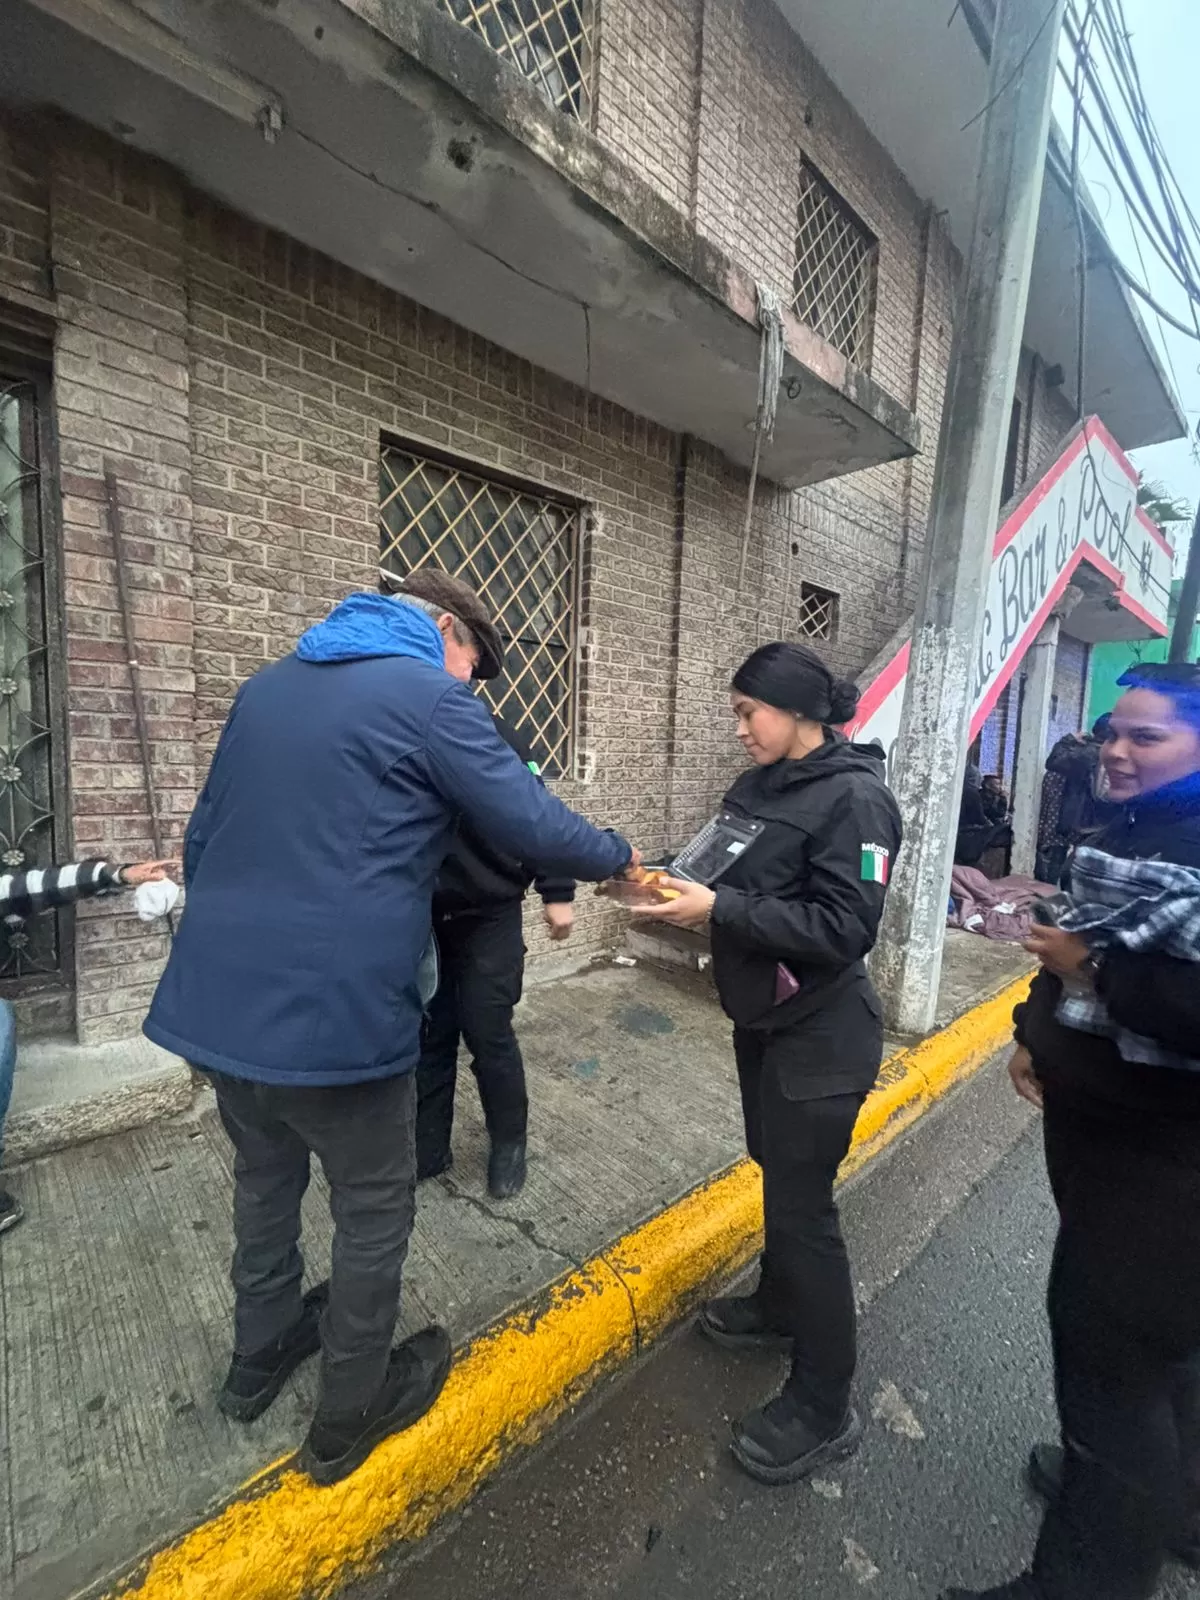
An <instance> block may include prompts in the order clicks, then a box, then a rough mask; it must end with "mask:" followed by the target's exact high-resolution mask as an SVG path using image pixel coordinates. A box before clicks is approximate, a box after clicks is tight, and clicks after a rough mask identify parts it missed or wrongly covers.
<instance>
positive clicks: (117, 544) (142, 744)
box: [104, 461, 175, 938]
mask: <svg viewBox="0 0 1200 1600" xmlns="http://www.w3.org/2000/svg"><path fill="white" fill-rule="evenodd" d="M104 495H105V500H106V502H107V506H108V531H109V534H110V536H111V538H112V546H113V561H114V564H115V566H116V572H117V603H118V606H119V608H120V612H121V631H122V633H123V634H124V636H125V659H126V661H127V663H128V666H129V682H130V686H131V687H132V689H133V720H134V725H135V727H136V728H137V737H138V746H139V748H140V750H141V757H142V786H143V788H144V789H145V793H146V812H147V815H148V816H149V818H150V842H151V844H152V845H153V848H154V859H155V860H156V861H162V860H163V859H164V856H163V834H162V824H161V823H160V822H159V818H158V805H157V802H156V800H155V795H154V774H153V770H152V768H151V766H150V734H149V731H148V728H147V724H146V699H145V696H144V694H143V693H142V667H141V662H140V661H139V659H138V648H137V640H136V639H135V638H134V633H133V612H132V609H131V607H130V604H129V575H128V570H127V567H126V562H125V535H124V530H123V528H122V526H121V502H120V499H119V497H118V495H117V475H116V472H115V471H114V470H113V467H112V464H111V462H108V461H106V462H105V463H104ZM167 928H168V930H169V931H170V935H171V937H172V938H174V937H175V916H174V913H173V912H168V913H167Z"/></svg>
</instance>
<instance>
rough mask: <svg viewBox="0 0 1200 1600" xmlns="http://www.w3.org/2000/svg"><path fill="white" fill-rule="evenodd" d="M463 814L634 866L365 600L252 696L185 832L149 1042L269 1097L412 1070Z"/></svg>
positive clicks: (593, 874) (481, 829)
mask: <svg viewBox="0 0 1200 1600" xmlns="http://www.w3.org/2000/svg"><path fill="white" fill-rule="evenodd" d="M460 814H461V815H462V816H463V817H465V819H466V820H467V822H468V823H469V825H470V826H471V827H472V828H473V829H474V830H475V831H476V832H477V833H479V834H480V835H481V836H482V837H484V838H486V839H489V840H490V841H492V842H494V844H495V846H496V848H497V849H498V850H500V851H503V852H504V853H505V854H506V855H510V856H516V857H517V858H519V859H520V860H522V861H528V862H529V863H530V864H531V865H532V866H533V867H535V868H536V869H537V870H539V871H541V872H544V873H548V874H554V875H559V876H564V877H575V878H582V879H601V878H607V877H610V876H612V875H613V874H614V873H617V872H620V871H621V869H622V868H623V867H624V866H626V865H627V863H628V861H629V857H630V849H629V846H628V844H626V843H625V841H624V840H623V839H621V838H620V837H619V836H618V835H616V834H613V833H605V832H601V831H600V830H599V829H597V828H594V827H592V825H591V824H590V823H589V822H586V821H585V820H584V819H583V818H582V817H580V816H578V815H577V814H576V813H575V812H573V811H571V810H570V809H569V808H568V807H567V806H565V805H563V803H562V802H561V801H560V800H558V799H556V798H555V796H554V795H552V794H550V793H549V791H548V790H546V789H544V788H543V787H542V785H541V784H540V783H539V782H538V780H537V779H536V778H535V777H534V775H533V774H532V773H531V772H530V771H529V770H528V769H527V768H526V767H525V766H524V765H523V764H522V762H521V760H520V758H519V757H518V756H517V755H516V754H515V752H514V751H513V750H511V749H510V748H509V746H508V745H507V744H506V743H505V742H504V740H503V739H502V738H501V737H500V735H499V734H498V733H497V732H496V728H495V724H494V723H493V721H492V717H491V714H490V712H489V711H488V709H487V707H486V706H485V705H484V704H483V703H482V702H481V701H480V700H478V699H476V697H475V695H474V694H472V692H471V691H470V689H468V688H467V686H466V685H465V684H462V683H459V682H457V681H456V680H455V679H453V678H451V677H450V675H449V674H448V673H447V672H446V671H445V667H444V653H443V649H442V640H441V635H440V634H439V633H438V630H437V628H436V626H435V625H434V623H433V621H432V619H431V618H430V617H428V616H426V615H425V613H424V612H422V611H421V610H420V609H419V608H418V607H416V606H414V605H412V604H409V603H407V602H405V601H403V600H398V599H393V598H392V597H390V596H386V595H375V594H356V595H352V596H351V597H350V598H349V599H348V600H346V601H345V602H344V603H343V604H342V605H340V606H338V607H337V608H336V609H335V610H334V611H333V612H332V613H331V614H330V616H329V617H328V618H327V619H326V621H325V622H323V623H320V624H318V625H317V626H316V627H315V628H310V629H309V631H308V632H307V633H306V634H305V635H304V637H303V638H302V639H301V640H300V643H299V645H298V647H297V649H296V652H295V654H294V655H290V656H286V657H285V658H284V659H283V660H282V661H277V662H275V663H274V664H273V665H272V666H269V667H266V668H265V669H264V670H263V671H262V672H260V673H258V674H257V675H256V676H255V677H253V678H251V679H250V680H249V681H248V682H247V683H245V684H243V686H242V688H241V689H240V690H239V692H238V695H237V697H236V699H235V701H234V704H233V709H232V711H231V712H230V714H229V719H228V721H227V722H226V724H225V727H224V730H223V731H222V734H221V738H220V742H219V743H218V745H217V751H216V755H215V756H214V758H213V763H212V767H211V769H210V771H209V774H208V780H207V782H206V783H205V785H204V789H203V792H202V793H201V795H200V799H199V801H198V802H197V805H196V809H195V812H194V813H193V815H192V819H191V822H190V823H189V825H188V830H187V837H186V841H185V845H184V879H185V882H186V884H187V891H188V894H187V905H186V909H185V911H184V915H183V919H182V921H181V923H180V926H179V932H178V934H177V936H176V939H175V941H174V944H173V946H172V949H171V954H170V958H169V960H168V962H167V967H166V971H165V972H164V973H163V976H162V980H161V982H160V983H159V986H158V990H157V993H156V994H155V996H154V1001H153V1004H152V1005H151V1008H150V1014H149V1016H148V1018H147V1019H146V1023H145V1032H146V1034H147V1035H148V1036H149V1038H151V1039H153V1040H154V1042H155V1043H156V1044H159V1045H162V1046H163V1047H164V1049H167V1050H171V1051H174V1052H175V1054H177V1055H180V1056H183V1057H184V1058H185V1059H186V1060H188V1061H191V1062H194V1063H195V1064H196V1065H198V1066H202V1067H209V1068H212V1069H213V1070H215V1071H218V1072H226V1073H229V1074H231V1075H233V1076H234V1077H239V1078H249V1079H253V1080H255V1081H257V1082H261V1083H274V1084H298V1085H312V1086H319V1085H329V1084H347V1083H356V1082H361V1081H364V1080H367V1079H372V1078H385V1077H389V1076H392V1075H394V1074H396V1073H401V1072H407V1071H409V1070H411V1069H412V1068H413V1067H414V1066H415V1065H416V1062H417V1057H418V1055H419V1052H420V1041H419V1035H420V1023H421V999H420V995H419V992H418V969H419V966H420V962H421V957H422V954H423V952H424V950H425V947H426V944H427V942H428V940H429V934H430V902H431V899H432V894H433V887H434V883H435V880H436V878H437V874H438V869H439V868H440V866H441V863H442V859H443V857H444V856H445V854H446V850H447V848H448V846H449V844H450V841H451V838H452V834H453V828H454V824H455V821H456V819H457V817H458V816H459V815H460Z"/></svg>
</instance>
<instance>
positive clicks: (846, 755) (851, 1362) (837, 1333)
mask: <svg viewBox="0 0 1200 1600" xmlns="http://www.w3.org/2000/svg"><path fill="white" fill-rule="evenodd" d="M857 703H858V690H857V688H856V687H855V686H854V684H852V683H848V682H846V681H845V680H843V679H839V678H835V677H834V675H833V674H832V673H831V672H830V670H829V668H828V667H827V666H826V665H825V663H824V662H823V661H822V660H821V658H820V657H819V656H818V655H817V654H816V653H815V651H812V650H810V649H808V648H807V647H805V646H803V645H798V644H786V643H776V644H768V645H764V646H762V648H761V649H759V650H756V651H755V652H754V653H753V655H751V656H750V657H748V659H747V660H746V661H744V662H743V663H742V665H741V666H740V667H739V668H738V670H737V672H736V673H735V674H734V678H733V687H732V697H731V704H732V709H733V714H734V716H735V717H736V718H737V734H738V739H739V741H740V742H741V745H742V748H743V749H744V750H745V752H746V754H747V756H748V757H749V759H750V761H751V762H752V765H751V767H750V769H749V770H748V771H747V772H744V773H743V774H742V775H741V777H739V778H738V779H737V781H736V782H735V783H734V785H733V787H732V788H731V789H730V791H729V793H728V794H727V795H726V797H725V800H724V802H723V805H724V806H725V807H726V808H727V809H728V810H730V811H733V812H736V813H739V814H741V815H742V816H744V817H746V818H750V819H753V820H755V821H756V822H759V823H761V824H762V825H763V826H762V830H761V832H759V834H758V836H757V837H755V838H753V839H752V840H751V842H750V843H749V844H748V845H747V847H746V848H745V850H744V851H743V852H742V853H741V854H739V855H738V856H737V858H736V860H735V862H734V864H733V866H731V867H730V868H728V869H727V870H726V871H725V873H724V874H723V876H722V877H721V878H720V880H719V881H718V883H717V885H716V888H715V889H712V888H707V887H705V886H704V885H703V884H699V883H691V882H685V881H684V880H682V879H675V880H668V886H669V887H670V888H672V889H674V890H675V891H677V894H678V898H677V899H675V900H671V901H668V902H667V903H666V904H664V905H661V906H657V907H653V908H649V909H646V910H642V911H639V912H638V913H637V914H638V915H640V916H645V917H648V918H653V919H657V920H660V921H663V922H670V923H674V924H676V925H677V926H679V927H700V926H703V925H705V924H706V923H707V924H711V928H712V934H711V938H712V960H713V974H714V976H715V978H716V983H717V991H718V994H719V996H720V999H721V1004H722V1006H723V1007H724V1009H725V1012H726V1014H727V1015H728V1016H729V1017H730V1019H731V1020H732V1022H733V1025H734V1029H733V1048H734V1055H735V1057H736V1060H737V1072H738V1080H739V1083H740V1086H741V1096H742V1110H743V1114H744V1119H745V1126H746V1144H747V1148H748V1149H749V1152H750V1156H751V1158H752V1159H753V1160H754V1161H757V1162H758V1163H759V1165H760V1166H761V1167H762V1174H763V1207H764V1213H765V1224H766V1234H765V1243H764V1248H763V1255H762V1264H761V1273H760V1277H759V1281H758V1285H757V1287H756V1288H755V1289H754V1291H753V1292H752V1293H751V1294H749V1295H740V1296H733V1297H726V1298H722V1299H717V1300H712V1301H710V1302H709V1303H708V1305H707V1306H706V1307H705V1308H704V1310H703V1312H702V1313H701V1317H700V1327H701V1330H702V1331H703V1332H704V1333H706V1334H707V1335H708V1337H709V1338H711V1339H713V1340H714V1341H715V1342H716V1343H718V1344H720V1345H723V1346H725V1347H727V1348H729V1349H732V1350H742V1349H747V1350H749V1349H756V1348H760V1347H769V1348H773V1347H779V1348H782V1349H785V1350H787V1351H789V1352H790V1355H791V1370H790V1373H789V1376H788V1379H787V1382H786V1383H785V1384H784V1387H783V1391H782V1393H781V1394H779V1395H777V1396H776V1397H775V1398H774V1399H772V1400H770V1401H768V1402H767V1404H766V1405H764V1406H762V1407H760V1408H758V1409H756V1410H754V1411H751V1412H750V1413H749V1414H748V1415H747V1416H745V1417H743V1418H742V1419H741V1421H740V1422H739V1423H737V1424H736V1426H735V1428H734V1437H733V1453H734V1456H735V1458H736V1460H737V1461H738V1463H739V1465H740V1466H742V1467H743V1468H744V1470H745V1471H746V1472H748V1473H749V1474H750V1475H751V1476H752V1477H754V1478H757V1479H759V1480H760V1481H761V1482H764V1483H788V1482H792V1481H794V1480H795V1479H798V1478H802V1477H805V1476H806V1475H807V1474H809V1473H811V1472H813V1471H815V1470H816V1469H817V1468H818V1467H820V1466H822V1465H824V1464H825V1463H827V1462H830V1461H836V1460H839V1459H840V1458H842V1457H843V1456H847V1455H849V1454H850V1453H851V1452H852V1451H853V1450H854V1449H856V1447H857V1445H858V1441H859V1438H860V1436H861V1431H862V1430H861V1424H860V1422H859V1419H858V1416H857V1414H856V1413H855V1411H854V1408H853V1406H852V1405H851V1384H852V1380H853V1378H854V1369H855V1363H856V1329H855V1309H854V1287H853V1283H852V1281H851V1276H850V1264H849V1261H848V1260H847V1257H846V1246H845V1243H844V1242H843V1239H842V1233H841V1227H840V1223H839V1219H838V1210H837V1205H836V1202H835V1200H834V1195H833V1186H834V1180H835V1178H836V1176H837V1170H838V1167H839V1166H840V1165H841V1162H842V1160H843V1158H844V1157H845V1155H846V1152H847V1151H848V1150H849V1148H850V1140H851V1136H852V1134H853V1132H854V1124H855V1122H856V1120H857V1118H858V1113H859V1109H860V1107H861V1106H862V1103H863V1101H864V1099H865V1098H866V1096H867V1093H868V1091H869V1090H870V1089H871V1087H872V1086H873V1085H874V1083H875V1080H876V1077H877V1076H878V1074H879V1066H880V1062H881V1059H882V1055H883V1026H882V1022H881V1011H880V1006H879V1001H878V999H877V997H876V995H875V991H874V989H873V988H872V986H871V981H870V979H869V978H868V976H867V970H866V964H865V957H866V955H867V953H868V951H869V950H870V949H871V948H872V946H873V945H874V943H875V938H876V935H877V933H878V931H879V921H880V918H881V916H882V915H883V901H884V894H885V891H886V888H887V882H888V877H889V875H890V872H891V867H892V863H893V862H894V861H895V858H896V852H897V851H898V850H899V848H900V817H899V813H898V811H897V808H896V802H895V800H894V799H893V797H892V794H891V792H890V790H889V789H888V787H887V785H886V783H885V782H884V761H883V758H882V753H881V752H880V751H878V750H876V749H874V748H872V747H870V746H865V745H855V744H850V743H849V742H848V741H847V740H846V739H845V738H844V736H843V735H842V734H840V733H838V732H836V731H835V727H836V725H837V724H841V723H844V722H847V721H848V720H849V719H850V718H851V717H852V716H853V715H854V709H855V706H856V705H857Z"/></svg>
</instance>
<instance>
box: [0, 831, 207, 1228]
mask: <svg viewBox="0 0 1200 1600" xmlns="http://www.w3.org/2000/svg"><path fill="white" fill-rule="evenodd" d="M174 865H175V863H174V862H171V861H143V862H140V863H138V864H137V865H135V866H127V867H117V866H112V865H111V864H110V863H108V862H106V861H79V862H75V863H72V864H70V865H67V866H60V867H33V868H30V869H29V870H28V871H23V872H6V873H3V874H0V918H2V919H3V920H4V923H5V925H6V926H7V927H9V928H13V927H16V926H18V925H19V924H20V923H22V922H24V921H25V919H26V917H32V916H35V915H36V914H37V913H38V912H39V911H52V910H55V909H56V908H57V907H59V906H69V905H73V904H74V903H75V901H77V900H90V899H92V898H94V897H95V896H96V895H103V894H118V893H119V892H120V891H121V890H122V889H136V888H138V887H139V886H140V885H141V884H143V883H158V882H161V881H162V880H163V879H164V878H167V877H169V876H170V874H171V870H172V868H173V867H174ZM16 1060H17V1029H16V1018H15V1016H14V1013H13V1008H12V1006H11V1005H10V1004H9V1002H8V1001H7V1000H0V1150H2V1149H3V1142H4V1119H5V1117H6V1115H7V1114H8V1103H9V1100H10V1099H11V1098H12V1086H13V1072H14V1069H15V1067H16ZM22 1215H23V1212H22V1210H21V1207H20V1205H19V1204H18V1203H17V1201H16V1200H15V1199H14V1198H13V1196H12V1195H11V1194H9V1192H8V1190H7V1189H0V1233H7V1232H8V1230H9V1229H10V1228H15V1227H16V1225H17V1223H18V1222H20V1220H21V1217H22Z"/></svg>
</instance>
